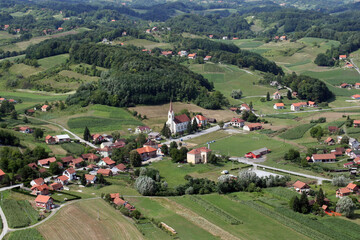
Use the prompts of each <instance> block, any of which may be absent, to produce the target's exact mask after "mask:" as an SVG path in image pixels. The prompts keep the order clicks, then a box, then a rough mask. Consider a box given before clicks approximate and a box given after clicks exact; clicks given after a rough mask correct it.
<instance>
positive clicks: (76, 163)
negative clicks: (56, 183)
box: [70, 157, 84, 168]
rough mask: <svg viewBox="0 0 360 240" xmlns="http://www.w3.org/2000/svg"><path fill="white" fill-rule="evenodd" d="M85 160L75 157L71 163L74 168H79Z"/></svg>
mask: <svg viewBox="0 0 360 240" xmlns="http://www.w3.org/2000/svg"><path fill="white" fill-rule="evenodd" d="M83 162H84V159H82V158H80V157H79V158H76V159H73V160H72V161H71V163H70V166H72V167H74V168H79V167H81V165H82V163H83Z"/></svg>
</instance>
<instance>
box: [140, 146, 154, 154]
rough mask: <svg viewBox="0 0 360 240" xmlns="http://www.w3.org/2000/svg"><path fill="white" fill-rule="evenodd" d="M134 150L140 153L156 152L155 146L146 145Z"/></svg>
mask: <svg viewBox="0 0 360 240" xmlns="http://www.w3.org/2000/svg"><path fill="white" fill-rule="evenodd" d="M136 151H137V152H138V153H139V154H140V155H141V154H143V153H150V152H156V151H157V150H156V149H155V148H152V147H149V146H146V147H142V148H138V149H136Z"/></svg>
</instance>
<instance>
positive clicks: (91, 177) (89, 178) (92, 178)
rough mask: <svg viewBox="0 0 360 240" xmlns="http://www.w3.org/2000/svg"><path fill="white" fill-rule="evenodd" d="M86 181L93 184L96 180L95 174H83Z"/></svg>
mask: <svg viewBox="0 0 360 240" xmlns="http://www.w3.org/2000/svg"><path fill="white" fill-rule="evenodd" d="M85 179H86V183H91V184H94V183H95V182H96V176H95V175H91V174H85Z"/></svg>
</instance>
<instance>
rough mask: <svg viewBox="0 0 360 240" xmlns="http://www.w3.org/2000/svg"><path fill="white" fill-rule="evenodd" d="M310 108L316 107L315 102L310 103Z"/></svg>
mask: <svg viewBox="0 0 360 240" xmlns="http://www.w3.org/2000/svg"><path fill="white" fill-rule="evenodd" d="M308 106H309V107H316V104H315V102H313V101H308Z"/></svg>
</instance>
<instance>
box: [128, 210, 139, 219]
mask: <svg viewBox="0 0 360 240" xmlns="http://www.w3.org/2000/svg"><path fill="white" fill-rule="evenodd" d="M130 217H132V218H135V219H140V217H141V213H140V211H139V210H134V211H132V212H131V213H130Z"/></svg>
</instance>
